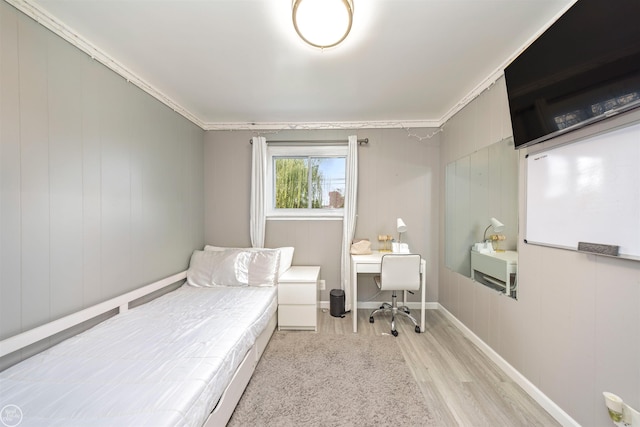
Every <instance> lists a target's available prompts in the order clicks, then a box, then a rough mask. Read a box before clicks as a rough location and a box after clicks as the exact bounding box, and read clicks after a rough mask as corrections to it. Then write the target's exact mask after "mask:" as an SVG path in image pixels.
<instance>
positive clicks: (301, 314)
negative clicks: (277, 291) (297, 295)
mask: <svg viewBox="0 0 640 427" xmlns="http://www.w3.org/2000/svg"><path fill="white" fill-rule="evenodd" d="M317 316H318V311H317V309H316V305H315V304H313V305H280V306H278V329H311V330H315V329H316V324H317Z"/></svg>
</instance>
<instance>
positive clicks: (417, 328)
mask: <svg viewBox="0 0 640 427" xmlns="http://www.w3.org/2000/svg"><path fill="white" fill-rule="evenodd" d="M419 333H420V326H416V334H419Z"/></svg>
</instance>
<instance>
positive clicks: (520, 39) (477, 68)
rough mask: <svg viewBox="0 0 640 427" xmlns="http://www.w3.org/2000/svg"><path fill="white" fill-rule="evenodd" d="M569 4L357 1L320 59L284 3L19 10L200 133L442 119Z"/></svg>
mask: <svg viewBox="0 0 640 427" xmlns="http://www.w3.org/2000/svg"><path fill="white" fill-rule="evenodd" d="M8 1H9V2H10V3H12V4H16V3H23V2H21V1H20V0H8ZM574 1H575V0H354V9H355V15H354V21H353V28H352V32H351V34H350V35H349V37H348V38H347V40H346V41H345V42H344V43H343V44H341V45H339V46H337V47H335V48H332V49H326V50H324V51H321V50H319V49H315V48H312V47H310V46H307V45H305V44H304V43H303V42H302V41H301V40H300V39H299V38H298V37H297V35H296V33H295V30H294V29H293V24H292V23H291V0H26V2H25V3H26V4H27V8H30V9H31V10H32V11H33V10H35V11H36V14H42V15H44V16H46V17H47V19H49V21H50V22H52V23H53V25H50V26H51V27H59V25H58V24H60V23H62V24H63V25H62V29H58V30H57V32H59V33H66V34H67V36H68V35H69V34H71V35H72V36H71V38H75V35H79V36H80V39H81V40H84V41H86V42H88V43H85V42H84V41H81V42H80V45H81V46H83V45H84V46H90V48H89V49H86V48H85V50H87V51H89V50H92V49H94V48H95V49H94V51H92V52H91V53H90V54H91V55H92V56H93V55H94V53H95V52H98V54H97V55H96V56H97V57H98V58H103V59H101V60H102V61H103V62H109V61H110V60H111V59H113V60H114V61H115V64H117V65H116V66H113V68H116V69H117V68H118V67H120V68H124V69H125V71H124V72H125V74H126V73H129V74H128V76H127V77H131V80H132V81H134V82H136V81H138V80H139V84H140V85H141V86H142V87H143V88H145V89H146V90H147V91H149V92H151V93H152V94H154V95H155V96H157V97H158V98H162V99H164V100H165V102H167V103H168V104H169V105H171V106H172V108H175V109H176V110H177V111H179V112H181V113H183V114H184V115H185V116H187V117H188V118H190V119H191V120H193V121H194V122H196V123H197V124H199V125H200V126H201V127H203V128H205V129H217V128H226V129H234V128H236V129H241V128H247V127H253V128H260V127H263V128H267V127H270V126H272V127H273V126H275V127H278V126H281V127H283V126H285V125H288V126H289V127H291V126H301V125H307V126H311V125H312V124H315V125H316V126H318V125H320V126H322V125H323V124H324V125H325V126H331V125H332V124H333V125H334V126H340V124H345V123H350V124H359V125H367V124H368V125H372V126H376V125H377V126H387V125H389V126H397V125H404V126H407V125H408V126H414V127H417V126H433V125H439V124H441V123H442V122H443V120H446V119H447V118H448V117H450V115H451V114H452V113H454V112H455V111H457V109H458V108H459V106H460V105H461V104H463V103H464V102H465V101H466V100H468V99H469V97H472V96H473V95H474V94H475V93H478V92H479V91H481V90H482V89H484V88H486V87H488V86H489V85H490V83H492V82H493V81H494V80H495V78H496V77H497V76H499V75H500V73H501V71H502V69H503V68H504V66H505V65H506V64H507V63H508V62H509V61H510V59H511V58H513V57H514V56H515V55H516V54H517V53H518V52H519V51H520V50H521V49H522V47H523V46H525V45H526V44H528V43H529V42H530V41H531V40H532V39H533V38H534V37H536V36H537V35H538V34H539V33H540V32H541V30H543V29H544V28H546V27H547V26H548V25H549V24H550V23H551V22H552V21H553V20H555V19H556V18H557V17H558V14H559V13H561V12H562V11H564V10H566V8H567V7H568V6H569V5H570V4H572V3H574ZM18 7H19V8H20V6H18ZM40 20H41V21H46V20H45V19H40ZM67 38H69V37H67ZM104 58H107V59H104Z"/></svg>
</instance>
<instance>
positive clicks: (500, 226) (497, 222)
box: [491, 218, 504, 233]
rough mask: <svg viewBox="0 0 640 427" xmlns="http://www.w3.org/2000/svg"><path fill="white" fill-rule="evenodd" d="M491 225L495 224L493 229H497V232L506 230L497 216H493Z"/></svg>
mask: <svg viewBox="0 0 640 427" xmlns="http://www.w3.org/2000/svg"><path fill="white" fill-rule="evenodd" d="M491 225H492V226H493V231H495V232H496V233H500V232H501V231H502V230H504V224H503V223H501V222H500V221H498V220H497V219H495V218H491Z"/></svg>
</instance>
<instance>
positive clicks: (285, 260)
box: [204, 245, 295, 274]
mask: <svg viewBox="0 0 640 427" xmlns="http://www.w3.org/2000/svg"><path fill="white" fill-rule="evenodd" d="M228 249H231V248H225V247H221V246H211V245H206V246H205V247H204V250H205V251H226V250H228ZM277 249H278V250H279V251H280V266H279V267H278V274H283V273H284V272H285V271H287V270H288V269H289V267H291V263H292V262H293V252H294V251H295V248H294V247H292V246H285V247H281V248H277ZM245 250H247V251H262V250H271V249H263V248H246V249H245Z"/></svg>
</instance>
